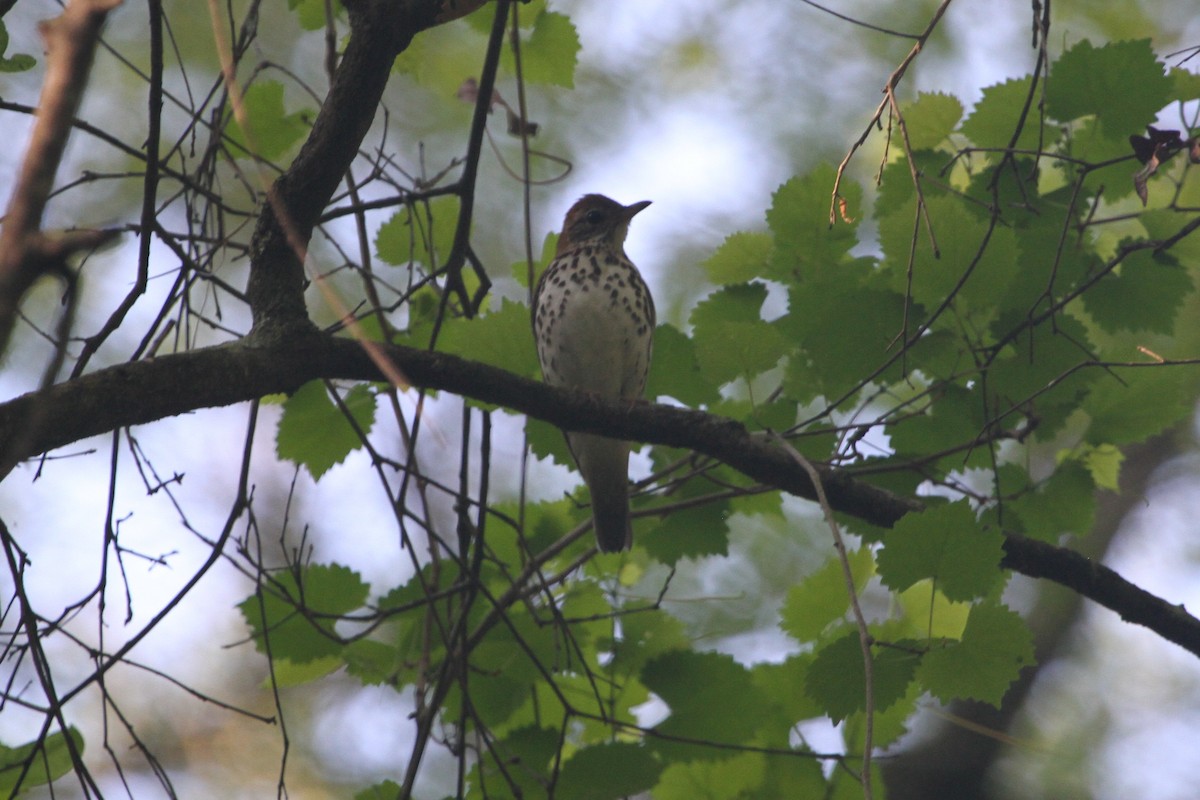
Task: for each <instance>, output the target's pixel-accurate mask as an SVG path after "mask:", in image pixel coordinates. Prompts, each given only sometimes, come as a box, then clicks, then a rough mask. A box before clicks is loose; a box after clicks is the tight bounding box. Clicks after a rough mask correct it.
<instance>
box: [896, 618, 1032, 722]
mask: <svg viewBox="0 0 1200 800" xmlns="http://www.w3.org/2000/svg"><path fill="white" fill-rule="evenodd" d="M1032 663H1033V634H1032V633H1030V631H1029V627H1028V626H1027V625H1026V624H1025V622H1024V621H1023V620H1022V619H1021V617H1020V616H1019V615H1018V614H1017V613H1016V612H1015V611H1012V610H1010V609H1008V608H1006V607H1005V606H1003V605H1001V604H999V603H995V602H988V603H981V604H979V605H977V606H975V607H974V608H973V609H971V615H970V617H969V618H968V619H967V626H966V628H965V629H964V630H963V637H962V640H961V641H958V642H948V643H946V644H945V645H944V646H942V647H934V648H932V649H930V651H929V652H928V653H926V654H925V657H924V658H923V659H922V660H921V667H920V669H919V670H918V672H917V678H918V680H919V681H920V682H921V685H922V686H924V687H925V689H926V690H927V691H929V693H930V694H932V695H933V696H934V697H936V698H938V699H939V700H941V701H943V702H949V701H951V700H956V699H970V700H979V701H981V702H984V703H991V704H992V705H994V706H998V705H999V704H1000V701H1001V700H1003V699H1004V693H1005V692H1006V691H1007V690H1008V687H1009V686H1011V685H1012V682H1013V681H1015V680H1016V679H1017V677H1018V675H1019V673H1020V671H1021V668H1022V667H1025V666H1028V665H1030V664H1032Z"/></svg>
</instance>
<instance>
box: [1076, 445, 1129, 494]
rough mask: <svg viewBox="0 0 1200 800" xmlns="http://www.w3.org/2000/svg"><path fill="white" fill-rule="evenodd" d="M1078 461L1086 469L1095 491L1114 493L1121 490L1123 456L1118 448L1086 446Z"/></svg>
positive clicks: (1111, 446)
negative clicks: (1101, 490) (1103, 490)
mask: <svg viewBox="0 0 1200 800" xmlns="http://www.w3.org/2000/svg"><path fill="white" fill-rule="evenodd" d="M1080 460H1081V461H1082V462H1083V465H1084V466H1085V467H1087V470H1088V474H1090V475H1091V476H1092V482H1093V483H1095V484H1096V488H1097V489H1108V490H1109V491H1111V492H1115V491H1118V490H1119V489H1120V488H1121V485H1120V484H1121V464H1122V463H1123V462H1124V461H1125V454H1124V453H1122V452H1121V450H1120V449H1119V448H1117V447H1114V446H1113V445H1111V444H1101V445H1097V446H1095V447H1091V446H1087V447H1085V450H1084V452H1083V455H1082V456H1081V457H1080Z"/></svg>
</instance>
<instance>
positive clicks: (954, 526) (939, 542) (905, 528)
mask: <svg viewBox="0 0 1200 800" xmlns="http://www.w3.org/2000/svg"><path fill="white" fill-rule="evenodd" d="M1003 544H1004V536H1003V534H1001V533H1000V532H999V531H995V530H991V531H989V530H985V529H984V528H983V527H982V526H981V525H980V524H979V522H978V521H977V520H976V519H975V512H974V511H972V510H971V506H970V504H969V503H968V502H967V501H966V500H961V501H959V502H957V503H949V504H947V505H942V506H935V507H933V508H930V509H928V510H926V511H923V512H921V513H919V514H917V513H910V514H907V515H905V516H904V517H903V518H902V519H901V520H900V521H899V522H898V523H896V526H895V527H894V528H893V529H892V532H891V533H890V534H888V536H887V539H886V540H885V541H884V545H883V549H882V550H880V551H879V555H878V556H877V561H878V565H879V576H880V577H881V578H882V579H883V582H884V584H885V585H886V586H888V587H890V588H891V589H894V590H895V591H898V592H902V591H904V590H905V589H907V588H908V587H910V586H912V585H913V584H914V583H916V582H917V581H919V580H922V579H924V578H931V579H933V580H935V581H936V582H937V587H938V589H939V590H941V592H942V593H943V594H944V595H946V597H947V598H948V599H950V600H970V599H972V598H975V597H982V596H984V595H985V594H987V593H988V592H990V591H991V590H992V589H993V588H994V587H995V586H996V584H997V583H998V582H999V580H1000V577H1001V572H1000V559H1001V557H1002V556H1003V555H1004V549H1003Z"/></svg>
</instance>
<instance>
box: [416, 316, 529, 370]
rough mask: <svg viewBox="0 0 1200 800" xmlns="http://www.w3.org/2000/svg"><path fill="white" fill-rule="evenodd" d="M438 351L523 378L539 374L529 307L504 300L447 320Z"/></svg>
mask: <svg viewBox="0 0 1200 800" xmlns="http://www.w3.org/2000/svg"><path fill="white" fill-rule="evenodd" d="M438 342H439V344H440V348H439V349H441V350H444V351H446V352H448V353H455V354H456V355H460V356H462V357H463V358H468V359H471V360H472V361H482V362H483V363H484V364H491V365H492V366H493V367H499V368H500V369H504V370H508V371H509V372H515V373H516V374H518V375H524V376H526V377H531V378H532V377H535V376H537V375H539V372H538V363H537V353H536V351H535V350H534V347H533V331H532V329H531V327H530V324H529V308H528V307H527V306H525V305H523V304H521V303H514V302H512V301H511V300H504V301H502V302H501V303H500V308H499V309H497V310H495V311H493V312H492V313H490V314H485V315H483V316H482V317H476V318H475V319H470V320H468V319H455V320H453V321H447V323H446V325H445V326H444V329H443V333H442V336H441V338H440V339H439V340H438Z"/></svg>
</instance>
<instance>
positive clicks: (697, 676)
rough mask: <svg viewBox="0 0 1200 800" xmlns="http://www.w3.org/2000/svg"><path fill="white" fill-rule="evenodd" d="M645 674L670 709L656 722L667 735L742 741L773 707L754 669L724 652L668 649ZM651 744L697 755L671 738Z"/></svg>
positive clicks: (673, 756)
mask: <svg viewBox="0 0 1200 800" xmlns="http://www.w3.org/2000/svg"><path fill="white" fill-rule="evenodd" d="M641 680H642V683H643V684H644V685H645V686H646V688H647V689H649V690H650V691H652V692H654V693H655V694H657V695H658V696H659V697H660V698H662V700H663V702H665V703H666V704H667V706H668V707H669V708H670V709H671V715H670V716H669V717H667V719H666V720H665V721H663V722H662V723H660V724H659V725H657V726H656V728H655V730H657V731H658V732H660V733H662V734H666V735H667V736H684V737H687V738H691V739H706V740H709V741H713V742H717V743H721V744H741V743H743V742H746V741H748V740H749V739H750V737H751V736H753V735H754V731H755V730H756V729H757V728H758V725H759V722H760V720H761V718H762V717H763V716H765V715H766V713H767V710H768V708H769V703H768V702H767V698H766V697H765V696H764V695H763V694H762V692H761V691H760V690H759V689H758V687H757V686H755V685H754V684H753V683H752V682H751V680H750V673H749V672H748V671H747V670H746V669H745V668H744V667H742V666H741V665H740V664H738V663H737V662H736V661H734V660H733V657H732V656H727V655H723V654H720V653H697V652H695V651H689V650H679V651H673V652H669V653H664V654H663V655H661V656H659V657H658V658H655V659H652V660H651V661H649V662H647V663H646V665H645V667H643V668H642V672H641ZM652 746H653V749H654V750H655V751H656V752H659V753H661V754H663V755H664V757H666V758H668V759H670V760H685V761H686V760H691V759H694V758H697V757H698V754H697V752H696V749H695V748H694V747H692V746H690V745H686V744H681V743H677V742H672V741H670V740H668V739H657V740H654V741H653V742H652Z"/></svg>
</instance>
